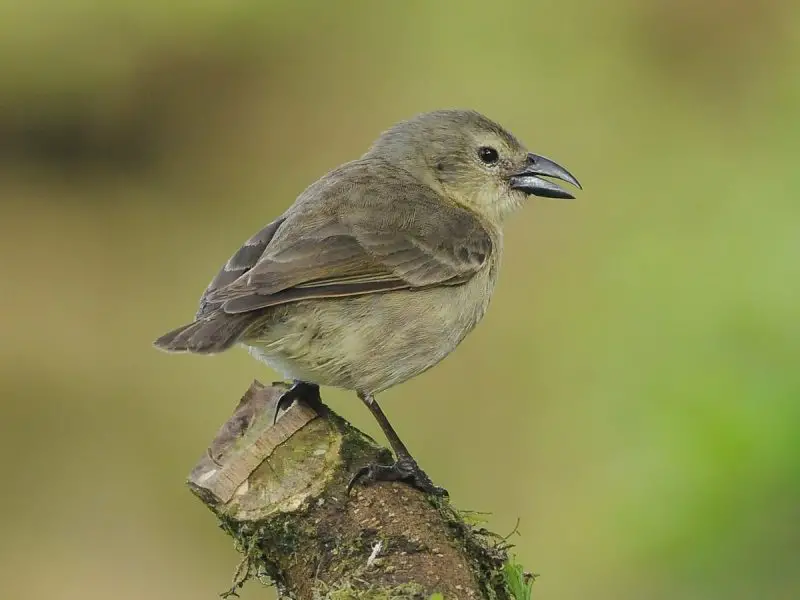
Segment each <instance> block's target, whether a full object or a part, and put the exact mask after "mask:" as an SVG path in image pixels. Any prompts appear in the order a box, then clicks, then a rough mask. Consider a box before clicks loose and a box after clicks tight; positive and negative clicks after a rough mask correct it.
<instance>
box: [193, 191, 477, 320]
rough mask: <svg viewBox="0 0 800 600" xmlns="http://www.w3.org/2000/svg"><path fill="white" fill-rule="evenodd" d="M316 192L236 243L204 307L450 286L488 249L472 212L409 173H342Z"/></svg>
mask: <svg viewBox="0 0 800 600" xmlns="http://www.w3.org/2000/svg"><path fill="white" fill-rule="evenodd" d="M315 193H316V195H315V197H313V198H309V199H308V200H309V201H306V202H298V203H297V204H295V206H294V207H293V208H292V209H290V210H289V211H288V212H287V213H286V214H285V215H284V216H283V217H282V218H281V219H279V220H278V221H275V222H274V223H271V224H270V225H268V226H267V227H266V228H265V229H263V230H262V231H261V232H259V233H258V234H256V236H254V237H253V238H251V239H250V240H249V241H248V242H247V243H246V244H245V245H244V246H242V248H241V249H240V250H239V251H238V252H237V253H236V254H235V255H234V256H233V257H232V258H231V260H230V261H229V262H228V264H227V265H226V266H225V267H224V268H223V270H222V271H221V272H220V274H219V275H217V277H216V278H215V280H214V282H212V285H211V286H209V289H208V290H207V291H206V293H205V294H204V297H203V300H202V301H201V305H204V306H206V307H207V308H208V307H213V308H218V307H222V309H223V310H224V311H225V312H226V313H234V314H235V313H244V312H248V311H252V310H257V309H261V308H265V307H268V306H274V305H277V304H285V303H287V302H294V301H297V300H304V299H309V298H329V297H336V296H352V295H361V294H371V293H377V292H384V291H388V290H396V289H413V288H423V287H427V286H433V285H457V284H459V283H463V282H465V281H467V280H468V279H469V278H470V277H472V275H474V274H475V273H476V272H478V271H479V270H480V269H481V268H482V267H483V266H484V265H485V264H486V261H487V259H488V257H489V255H490V254H491V252H492V239H491V237H490V235H489V232H488V231H487V230H486V229H485V227H484V226H483V224H482V222H481V221H480V219H479V218H478V217H477V216H476V215H475V214H473V213H472V212H470V211H469V210H467V209H465V208H462V207H459V206H457V205H455V204H453V203H451V202H449V201H445V200H443V199H441V198H440V197H438V196H437V195H436V194H435V193H434V192H433V190H431V189H430V188H429V187H427V186H424V185H422V184H419V183H416V182H415V181H413V180H411V179H410V178H408V177H405V178H403V177H400V178H399V179H393V178H388V179H387V178H385V177H361V178H358V177H356V178H344V179H343V180H341V181H338V182H336V181H335V182H331V183H330V184H328V186H325V187H323V188H322V189H321V190H317V191H316V192H315ZM202 311H203V309H202V308H201V312H202Z"/></svg>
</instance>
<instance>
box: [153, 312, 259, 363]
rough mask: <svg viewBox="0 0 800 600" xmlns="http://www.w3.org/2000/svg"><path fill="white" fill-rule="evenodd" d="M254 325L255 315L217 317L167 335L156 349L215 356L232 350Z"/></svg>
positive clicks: (185, 326) (157, 341) (183, 327)
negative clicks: (253, 317) (252, 323)
mask: <svg viewBox="0 0 800 600" xmlns="http://www.w3.org/2000/svg"><path fill="white" fill-rule="evenodd" d="M251 321H252V314H240V315H228V314H224V313H217V314H215V315H212V316H209V317H204V318H202V319H198V320H197V321H194V322H193V323H189V324H188V325H183V326H182V327H178V328H177V329H173V330H172V331H170V332H169V333H165V334H164V335H162V336H161V337H160V338H158V339H157V340H156V341H155V342H153V345H154V346H156V347H157V348H160V349H161V350H164V351H166V352H194V353H197V354H215V353H217V352H222V351H224V350H227V349H228V348H230V347H231V346H233V345H234V344H235V343H236V342H237V341H238V340H239V338H240V337H241V335H242V334H243V333H244V332H245V330H246V329H247V327H248V326H249V325H250V323H251Z"/></svg>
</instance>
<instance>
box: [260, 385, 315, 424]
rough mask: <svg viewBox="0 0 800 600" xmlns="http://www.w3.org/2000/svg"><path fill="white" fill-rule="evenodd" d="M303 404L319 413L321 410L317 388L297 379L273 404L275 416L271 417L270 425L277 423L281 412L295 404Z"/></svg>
mask: <svg viewBox="0 0 800 600" xmlns="http://www.w3.org/2000/svg"><path fill="white" fill-rule="evenodd" d="M297 401H300V402H305V403H306V404H307V405H308V406H310V407H311V408H313V409H314V410H316V411H317V412H320V409H321V408H322V398H320V395H319V386H318V385H317V384H316V383H308V382H306V381H300V380H298V379H296V380H294V381H293V382H292V387H290V388H289V389H288V390H286V391H285V392H284V393H283V395H282V396H281V397H280V398H278V402H277V403H276V404H275V414H274V415H273V417H272V424H273V425H274V424H275V423H276V422H277V421H278V415H279V414H281V412H284V411H287V410H289V407H290V406H291V405H292V404H294V403H295V402H297Z"/></svg>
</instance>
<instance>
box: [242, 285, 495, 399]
mask: <svg viewBox="0 0 800 600" xmlns="http://www.w3.org/2000/svg"><path fill="white" fill-rule="evenodd" d="M493 287H494V273H493V272H492V270H489V269H487V273H486V274H485V275H479V276H477V277H476V278H475V279H473V280H472V281H470V282H469V283H467V284H464V285H462V286H454V287H449V288H433V289H429V290H418V291H402V292H392V293H386V294H372V295H367V296H354V297H348V298H337V299H330V300H309V301H304V302H298V303H296V304H289V305H286V306H283V307H276V308H275V310H274V313H273V314H272V315H271V317H272V318H270V319H269V321H268V322H265V323H264V326H263V327H261V328H260V330H259V331H256V332H253V333H251V334H249V335H248V337H247V339H245V340H244V341H243V342H244V344H245V345H246V346H247V347H248V348H249V350H250V353H251V354H253V355H254V356H255V357H257V358H259V359H260V360H263V361H264V362H266V363H267V364H268V365H269V366H270V367H272V368H273V369H275V370H276V371H278V372H280V373H283V375H284V376H285V377H287V378H290V379H300V380H303V381H308V382H313V383H317V384H319V385H328V386H334V387H340V388H345V389H351V390H357V391H361V392H365V393H377V392H380V391H382V390H385V389H387V388H389V387H392V386H393V385H397V384H398V383H402V382H403V381H406V380H407V379H410V378H411V377H414V376H416V375H418V374H420V373H422V372H423V371H425V370H427V369H429V368H430V367H432V366H434V365H435V364H437V363H438V362H439V361H441V360H442V359H443V358H444V357H445V356H447V355H448V354H450V352H452V351H453V350H454V349H455V347H456V346H457V345H458V344H459V343H460V342H461V341H462V340H463V339H464V337H465V336H466V335H467V334H468V333H469V332H470V331H472V329H473V328H474V327H475V325H476V324H477V323H478V322H479V321H480V320H481V318H483V315H484V313H485V311H486V308H487V306H488V302H489V298H490V296H491V293H492V290H493Z"/></svg>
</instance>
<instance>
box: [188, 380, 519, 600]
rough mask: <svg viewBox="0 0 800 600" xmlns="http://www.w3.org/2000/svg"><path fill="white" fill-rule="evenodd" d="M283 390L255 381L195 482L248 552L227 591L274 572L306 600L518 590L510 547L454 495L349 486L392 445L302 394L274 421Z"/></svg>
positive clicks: (282, 585) (286, 591) (285, 592)
mask: <svg viewBox="0 0 800 600" xmlns="http://www.w3.org/2000/svg"><path fill="white" fill-rule="evenodd" d="M285 389H286V388H285V387H281V386H279V385H273V386H263V385H261V384H260V383H258V382H254V383H253V385H252V386H251V387H250V389H249V390H248V391H247V393H246V394H245V395H244V397H243V398H242V399H241V401H240V402H239V406H238V407H237V408H236V411H235V412H234V414H233V416H231V418H230V419H229V420H228V422H227V423H225V425H224V426H223V427H222V428H221V429H220V431H219V432H218V434H217V436H216V438H215V439H214V441H213V442H212V443H211V445H210V447H209V448H208V451H207V453H206V455H205V456H204V457H203V458H202V459H201V460H200V462H198V464H197V465H196V466H195V468H194V469H193V470H192V473H191V474H190V476H189V479H188V484H189V487H190V488H191V489H192V491H193V492H194V493H195V494H196V495H197V496H198V497H199V498H200V500H202V501H203V503H204V504H206V505H207V506H208V507H209V508H210V509H211V510H212V511H213V512H214V513H215V514H216V515H217V517H219V519H220V521H221V523H222V527H223V528H224V530H225V531H226V532H227V533H228V534H229V535H231V536H232V537H233V538H234V540H235V542H236V544H237V548H239V549H240V550H241V551H242V553H243V554H244V558H243V559H242V562H241V564H240V565H239V567H238V568H237V569H236V573H235V576H234V582H233V586H232V588H231V590H230V591H229V592H227V593H226V594H223V595H230V594H235V593H236V590H237V589H238V588H239V587H241V586H242V585H243V584H244V583H245V582H246V581H247V580H248V579H262V580H264V578H268V580H269V581H271V582H273V583H274V584H275V585H276V586H277V588H278V591H279V593H280V594H281V595H282V596H291V597H293V598H297V599H298V600H306V599H308V600H311V599H326V598H329V599H336V600H343V599H349V598H353V599H355V598H358V599H368V598H375V599H388V598H429V597H430V596H431V595H433V594H436V593H439V594H441V595H442V596H443V597H444V598H448V599H449V598H489V599H505V598H511V597H512V596H511V593H512V592H511V589H510V588H509V586H508V584H507V583H506V580H505V578H504V565H505V563H506V560H507V556H506V552H505V549H506V547H507V546H506V545H505V544H504V543H502V541H501V540H499V539H498V538H496V537H494V536H492V535H491V534H488V533H487V532H485V531H484V530H480V531H479V530H476V529H474V528H473V527H472V526H471V525H469V524H468V523H466V522H465V521H464V519H463V518H462V516H461V515H460V514H459V513H457V512H456V511H455V510H454V509H453V508H452V507H451V506H450V504H449V502H448V501H447V500H442V499H437V498H430V497H427V496H426V495H425V494H423V493H422V492H420V491H419V490H416V489H414V488H412V487H410V486H408V485H406V484H404V483H400V482H391V483H388V482H387V483H383V482H382V483H377V484H371V485H369V486H366V487H364V486H359V485H357V486H356V487H354V489H353V490H352V491H351V493H350V494H348V493H347V484H348V482H349V481H350V479H351V477H352V475H353V473H355V472H356V471H358V469H359V468H361V467H362V466H364V465H366V464H368V463H369V462H371V461H376V460H377V461H381V462H384V463H385V462H388V461H390V460H391V454H390V453H389V451H388V450H386V449H385V448H381V447H380V446H378V445H377V444H376V443H375V442H374V441H373V440H372V439H371V438H369V437H368V436H366V435H364V434H363V433H361V432H360V431H358V430H357V429H355V428H353V427H352V426H351V425H350V424H349V423H347V422H346V421H344V420H343V419H341V418H340V417H338V416H337V415H335V414H334V413H333V412H332V411H330V409H327V407H326V408H324V410H321V411H319V413H318V412H317V411H315V410H314V409H312V408H310V407H308V406H305V405H304V404H301V403H295V404H294V405H293V406H292V407H291V408H289V410H287V411H286V412H284V413H282V414H281V416H280V417H279V418H278V420H277V422H276V423H275V424H273V418H274V417H273V415H274V410H275V404H276V401H277V399H278V398H279V397H280V395H281V394H282V393H283V392H284V391H285Z"/></svg>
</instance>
